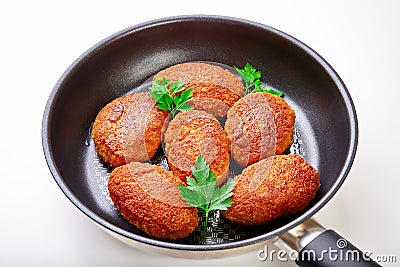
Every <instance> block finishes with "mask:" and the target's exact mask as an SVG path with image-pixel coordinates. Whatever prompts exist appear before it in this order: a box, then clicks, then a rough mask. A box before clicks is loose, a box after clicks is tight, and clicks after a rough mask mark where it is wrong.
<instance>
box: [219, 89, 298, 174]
mask: <svg viewBox="0 0 400 267" xmlns="http://www.w3.org/2000/svg"><path fill="white" fill-rule="evenodd" d="M295 117H296V116H295V113H294V111H293V109H292V108H291V107H290V106H289V105H288V104H287V103H286V101H285V100H284V99H283V98H281V97H278V96H275V95H272V94H270V93H252V94H248V95H246V96H245V97H243V98H241V99H240V100H239V101H237V102H236V103H235V104H234V105H233V106H232V107H231V108H230V109H229V111H228V115H227V119H226V123H225V130H226V131H227V133H228V135H229V137H230V140H231V144H232V157H233V159H234V160H235V161H236V162H237V163H238V164H239V165H240V166H242V167H245V166H248V165H251V164H253V163H255V162H257V161H259V160H261V159H264V158H267V157H269V156H272V155H276V154H282V153H283V152H284V151H285V150H286V149H287V148H288V147H289V146H290V145H291V143H292V139H293V128H294V122H295Z"/></svg>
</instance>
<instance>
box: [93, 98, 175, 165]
mask: <svg viewBox="0 0 400 267" xmlns="http://www.w3.org/2000/svg"><path fill="white" fill-rule="evenodd" d="M167 116H168V112H167V111H164V110H160V109H158V108H157V107H156V102H155V101H154V100H153V98H152V97H151V96H150V94H149V93H135V94H130V95H126V96H122V97H119V98H117V99H115V100H113V101H112V102H111V103H109V104H107V105H106V106H105V107H104V108H103V109H102V110H100V112H99V113H98V115H97V117H96V120H95V121H94V123H93V129H92V138H93V141H94V143H95V146H96V151H97V153H98V154H99V156H100V157H101V158H102V159H103V160H104V161H105V162H106V163H107V164H108V165H110V166H111V167H114V168H115V167H118V166H121V165H123V164H125V163H128V162H132V161H139V162H144V161H147V160H149V159H150V158H152V157H153V156H154V154H155V153H156V152H157V150H158V148H159V147H160V145H161V139H162V131H163V125H164V122H165V121H166V119H167Z"/></svg>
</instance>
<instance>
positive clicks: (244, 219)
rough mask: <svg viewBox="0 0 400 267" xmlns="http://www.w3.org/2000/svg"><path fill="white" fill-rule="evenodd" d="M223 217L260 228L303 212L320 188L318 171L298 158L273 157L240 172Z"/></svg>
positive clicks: (295, 156)
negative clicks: (284, 217)
mask: <svg viewBox="0 0 400 267" xmlns="http://www.w3.org/2000/svg"><path fill="white" fill-rule="evenodd" d="M234 180H235V181H236V184H235V188H234V190H233V193H234V194H233V196H232V197H231V199H232V201H233V205H232V206H231V207H230V208H229V209H228V210H226V211H221V212H222V214H223V215H224V216H225V217H226V218H227V219H228V220H230V221H232V222H235V223H240V224H245V225H259V224H264V223H267V222H271V221H274V220H276V219H278V218H280V217H282V216H286V215H291V214H294V213H296V212H298V211H301V210H303V209H304V208H305V207H306V206H307V205H308V203H309V202H310V201H311V199H313V198H314V196H315V194H316V192H317V190H318V188H319V186H320V182H319V176H318V173H317V171H316V170H315V169H314V168H313V167H312V166H311V165H310V164H308V163H307V162H306V161H305V160H304V159H303V158H301V157H300V156H298V155H295V154H291V155H279V156H272V157H269V158H267V159H264V160H261V161H260V162H257V163H254V164H253V165H250V166H248V167H247V168H246V169H244V170H243V172H242V174H240V175H238V176H236V177H235V179H234Z"/></svg>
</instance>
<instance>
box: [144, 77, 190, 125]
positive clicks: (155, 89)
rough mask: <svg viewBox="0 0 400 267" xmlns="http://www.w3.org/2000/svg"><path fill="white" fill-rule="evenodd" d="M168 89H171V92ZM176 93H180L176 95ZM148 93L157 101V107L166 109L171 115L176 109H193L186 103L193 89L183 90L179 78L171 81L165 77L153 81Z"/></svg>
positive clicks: (183, 110) (173, 114)
mask: <svg viewBox="0 0 400 267" xmlns="http://www.w3.org/2000/svg"><path fill="white" fill-rule="evenodd" d="M169 89H171V92H170V90H169ZM178 93H180V94H179V95H177V94H178ZM150 95H151V96H152V97H153V99H154V100H155V101H156V102H157V103H158V105H157V108H159V109H162V110H168V111H169V112H171V115H172V117H174V116H175V114H176V112H177V111H180V112H185V111H187V110H191V109H193V107H192V106H190V105H188V104H187V103H186V102H188V101H189V100H191V99H192V95H193V89H192V88H190V89H187V90H185V87H184V86H183V82H182V81H181V80H179V81H177V82H173V83H170V81H169V80H167V79H165V78H163V79H162V80H156V81H153V82H152V84H151V87H150Z"/></svg>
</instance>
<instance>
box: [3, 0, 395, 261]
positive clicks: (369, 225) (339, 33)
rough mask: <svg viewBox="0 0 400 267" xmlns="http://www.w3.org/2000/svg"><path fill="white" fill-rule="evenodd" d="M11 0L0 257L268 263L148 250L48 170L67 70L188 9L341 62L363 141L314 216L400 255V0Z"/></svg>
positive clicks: (6, 15) (6, 14) (6, 21)
mask: <svg viewBox="0 0 400 267" xmlns="http://www.w3.org/2000/svg"><path fill="white" fill-rule="evenodd" d="M4 2H5V1H4ZM4 2H2V4H1V7H0V22H1V23H0V27H1V32H0V34H1V42H0V44H1V49H0V67H1V75H0V77H1V103H0V114H1V115H0V118H1V131H0V134H1V136H0V141H1V152H2V153H0V162H1V163H2V168H1V185H0V198H1V204H2V206H1V215H2V217H1V219H0V266H42V267H45V266H152V267H153V266H176V267H180V266H191V267H196V266H206V265H207V266H210V267H212V266H219V267H223V266H233V265H234V266H266V265H268V264H271V263H268V262H260V261H259V260H258V259H257V257H256V252H254V253H249V254H245V255H242V256H237V257H230V258H225V259H219V260H203V261H192V260H182V259H174V258H168V257H164V256H158V255H152V254H146V253H144V252H141V251H139V250H137V249H135V248H132V247H130V246H127V245H125V244H123V243H121V242H120V241H118V240H115V239H114V238H112V237H111V236H109V235H108V234H107V233H105V232H103V231H102V230H101V229H99V228H98V227H96V226H95V225H94V224H93V223H92V222H91V221H90V220H89V219H88V218H87V217H86V216H85V215H84V214H82V213H81V212H80V211H78V209H77V208H75V206H73V205H72V204H71V203H70V202H69V201H68V200H67V198H66V197H65V196H64V195H63V193H62V192H61V190H60V189H59V188H58V187H57V185H56V183H55V182H54V180H53V178H52V176H51V175H50V172H49V171H48V169H47V166H46V163H45V159H44V156H43V153H42V147H41V120H42V115H43V110H44V107H45V104H46V101H47V98H48V96H49V94H50V92H51V90H52V88H53V86H54V85H55V83H56V81H57V80H58V78H59V77H60V76H61V74H62V73H63V72H64V70H65V69H66V68H67V67H68V66H69V65H70V64H71V63H72V62H73V61H74V60H75V59H76V58H77V57H78V56H79V55H80V54H81V53H83V52H84V51H85V50H87V49H88V48H89V47H91V46H92V45H94V44H95V43H97V42H98V41H100V40H101V39H103V38H105V37H107V36H109V35H111V34H113V33H114V32H117V31H119V30H122V29H124V28H127V27H129V26H132V25H135V24H137V23H141V22H144V21H148V20H151V19H156V18H160V17H165V16H172V15H182V14H212V15H227V16H233V17H240V18H245V19H249V20H253V21H256V22H260V23H263V24H266V25H269V26H272V27H275V28H277V29H280V30H282V31H284V32H286V33H288V34H290V35H292V36H294V37H296V38H298V39H299V40H301V41H303V42H304V43H306V44H308V45H309V46H311V47H312V48H313V49H315V50H316V51H317V52H318V53H319V54H320V55H322V56H323V57H324V58H325V59H326V60H327V61H328V62H329V63H330V64H331V65H332V66H333V67H334V68H335V70H336V71H337V72H338V73H339V75H340V76H341V77H342V79H343V80H344V82H345V84H346V85H347V87H348V89H349V91H350V93H351V95H352V97H353V100H354V102H355V106H356V109H357V113H358V118H359V128H360V137H359V146H358V151H357V156H356V159H355V162H354V165H353V167H352V170H351V172H350V174H349V176H348V179H347V180H346V182H345V183H344V185H343V186H342V188H341V189H340V191H339V192H338V193H337V194H336V195H335V197H334V198H333V199H332V201H331V202H330V203H329V204H328V205H326V206H325V207H324V208H323V209H322V210H321V211H320V212H319V213H318V214H317V216H316V217H317V218H318V219H319V220H320V221H321V222H322V223H324V224H325V225H327V226H329V227H331V228H333V229H335V230H337V231H338V232H340V233H342V234H343V235H344V236H346V237H347V238H348V239H350V240H351V241H352V242H353V243H355V244H356V245H358V246H359V247H360V248H362V249H365V250H369V251H372V252H374V254H373V255H396V256H397V262H399V261H400V233H399V230H398V228H397V226H398V225H400V214H399V208H398V204H399V202H400V190H399V188H400V175H399V166H400V160H399V157H398V155H399V153H398V151H399V148H400V146H399V140H400V137H399V132H400V131H399V130H400V128H399V123H400V119H399V115H400V114H399V108H398V107H399V95H400V94H399V82H398V78H399V73H400V49H399V48H400V38H399V37H400V33H399V32H400V19H399V17H400V16H399V11H400V8H399V7H400V5H399V4H398V3H399V2H396V1H338V0H336V1H330V2H329V3H328V2H327V1H276V0H274V1H238V2H232V1H216V0H214V1H205V0H203V1H174V0H169V1H163V2H161V1H160V2H155V1H151V0H146V1H140V2H139V1H136V2H137V3H135V1H116V0H115V1H93V2H91V1H59V2H56V1H53V2H42V1H7V2H9V3H8V4H4ZM274 264H275V266H281V265H282V266H292V264H290V263H286V264H283V263H279V262H274V263H273V264H271V265H274ZM397 264H399V263H397ZM385 265H386V266H395V265H396V264H385Z"/></svg>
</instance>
